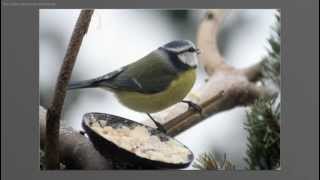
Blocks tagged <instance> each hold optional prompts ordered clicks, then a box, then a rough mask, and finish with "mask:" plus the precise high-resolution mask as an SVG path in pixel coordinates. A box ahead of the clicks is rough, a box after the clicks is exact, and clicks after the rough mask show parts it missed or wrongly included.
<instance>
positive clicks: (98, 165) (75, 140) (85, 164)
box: [39, 106, 112, 170]
mask: <svg viewBox="0 0 320 180" xmlns="http://www.w3.org/2000/svg"><path fill="white" fill-rule="evenodd" d="M46 113H47V111H46V109H44V108H43V107H42V106H39V124H40V146H41V148H44V146H45V144H46ZM59 154H60V155H61V156H60V160H61V162H63V164H65V165H66V168H67V169H83V170H100V169H112V163H111V161H109V160H107V159H105V158H104V157H103V156H102V155H100V153H99V152H98V151H97V150H96V149H95V148H94V146H93V145H92V143H91V142H90V141H89V138H87V137H85V136H84V135H82V134H80V133H79V132H77V131H75V130H73V129H72V128H70V127H68V128H67V127H61V128H60V138H59Z"/></svg>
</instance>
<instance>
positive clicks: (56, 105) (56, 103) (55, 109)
mask: <svg viewBox="0 0 320 180" xmlns="http://www.w3.org/2000/svg"><path fill="white" fill-rule="evenodd" d="M92 14H93V10H82V11H81V12H80V15H79V18H78V20H77V23H76V25H75V28H74V30H73V33H72V36H71V39H70V42H69V45H68V49H67V52H66V55H65V57H64V60H63V64H62V67H61V69H60V73H59V76H58V80H57V84H56V86H55V91H54V96H53V101H52V104H51V106H50V108H49V109H48V112H47V118H46V119H47V122H46V124H47V126H46V137H47V141H46V147H45V152H46V168H47V169H59V167H60V162H59V129H60V116H61V111H62V107H63V103H64V98H65V95H66V90H67V85H68V83H69V80H70V77H71V73H72V69H73V66H74V64H75V61H76V58H77V55H78V52H79V49H80V46H81V43H82V39H83V37H84V35H85V34H86V32H87V30H88V27H89V24H90V20H91V17H92Z"/></svg>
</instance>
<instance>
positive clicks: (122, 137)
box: [82, 112, 194, 169]
mask: <svg viewBox="0 0 320 180" xmlns="http://www.w3.org/2000/svg"><path fill="white" fill-rule="evenodd" d="M82 126H83V128H84V130H85V132H86V133H87V134H88V136H89V138H90V140H91V142H92V143H93V145H94V146H95V148H96V149H97V150H98V151H99V152H100V153H101V154H102V155H103V156H104V157H105V158H107V159H111V160H112V161H113V162H117V163H118V164H127V165H129V166H130V165H131V167H133V168H141V169H180V168H185V167H187V166H188V165H189V164H190V163H191V162H192V160H193V158H194V157H193V153H192V152H191V151H190V150H189V149H188V148H187V147H186V146H184V145H183V144H182V143H180V142H179V141H177V140H175V139H174V138H172V137H170V136H168V135H166V134H164V133H162V132H161V131H159V130H157V129H155V128H152V127H149V126H146V125H143V124H141V123H138V122H135V121H132V120H129V119H125V118H122V117H119V116H114V115H110V114H104V113H94V112H93V113H87V114H85V115H84V116H83V121H82Z"/></svg>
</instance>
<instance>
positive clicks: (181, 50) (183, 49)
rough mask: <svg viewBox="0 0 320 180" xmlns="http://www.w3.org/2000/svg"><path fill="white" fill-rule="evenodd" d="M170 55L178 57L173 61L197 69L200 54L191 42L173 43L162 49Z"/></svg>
mask: <svg viewBox="0 0 320 180" xmlns="http://www.w3.org/2000/svg"><path fill="white" fill-rule="evenodd" d="M160 49H163V50H165V51H167V52H168V53H170V54H173V55H175V56H176V58H174V59H171V60H172V61H174V60H176V59H177V60H178V61H179V63H182V64H184V65H187V66H188V67H190V68H196V67H197V65H198V58H197V55H198V54H199V53H200V51H199V49H198V48H196V46H195V45H194V44H193V43H192V42H191V41H189V40H177V41H171V42H169V43H167V44H165V45H163V46H161V47H160Z"/></svg>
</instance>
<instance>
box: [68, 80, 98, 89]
mask: <svg viewBox="0 0 320 180" xmlns="http://www.w3.org/2000/svg"><path fill="white" fill-rule="evenodd" d="M98 85H99V83H97V82H96V81H94V80H86V81H76V82H71V83H69V85H68V90H73V89H82V88H95V87H98Z"/></svg>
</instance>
